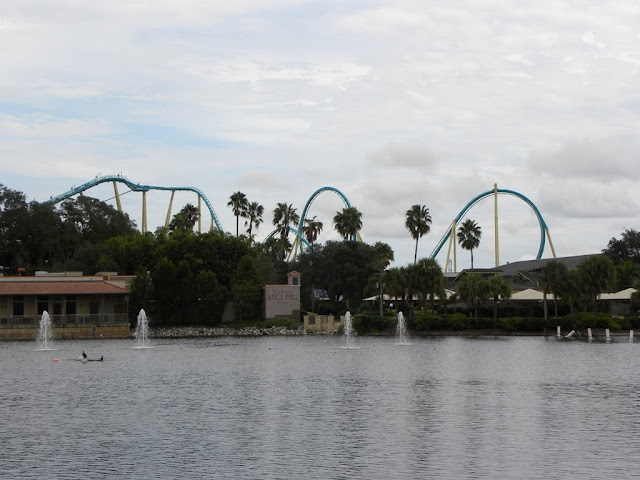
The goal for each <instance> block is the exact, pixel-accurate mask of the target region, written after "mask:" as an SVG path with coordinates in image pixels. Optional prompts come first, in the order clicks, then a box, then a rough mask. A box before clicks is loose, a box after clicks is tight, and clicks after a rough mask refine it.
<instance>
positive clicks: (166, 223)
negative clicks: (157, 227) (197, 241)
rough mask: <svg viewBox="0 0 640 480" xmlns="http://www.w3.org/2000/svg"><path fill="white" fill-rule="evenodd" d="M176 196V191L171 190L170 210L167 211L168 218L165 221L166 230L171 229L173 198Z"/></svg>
mask: <svg viewBox="0 0 640 480" xmlns="http://www.w3.org/2000/svg"><path fill="white" fill-rule="evenodd" d="M175 194H176V191H175V190H171V198H170V199H169V209H168V210H167V218H166V219H165V221H164V228H166V229H167V230H168V229H169V223H171V209H172V208H173V196H174V195H175Z"/></svg>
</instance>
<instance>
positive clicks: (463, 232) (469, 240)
mask: <svg viewBox="0 0 640 480" xmlns="http://www.w3.org/2000/svg"><path fill="white" fill-rule="evenodd" d="M480 237H482V230H481V228H480V226H479V225H478V224H477V223H476V222H474V221H473V220H471V219H470V218H467V219H466V220H465V221H464V222H463V223H462V225H460V228H458V243H459V244H460V246H461V247H462V248H464V249H465V250H469V251H470V252H471V268H472V269H473V249H474V248H478V245H480Z"/></svg>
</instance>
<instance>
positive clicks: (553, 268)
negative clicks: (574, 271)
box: [540, 260, 569, 321]
mask: <svg viewBox="0 0 640 480" xmlns="http://www.w3.org/2000/svg"><path fill="white" fill-rule="evenodd" d="M568 282H569V269H568V268H567V266H566V265H565V264H564V263H562V262H561V261H559V260H549V261H548V262H546V263H545V264H544V266H543V267H542V268H541V269H540V286H541V287H542V293H543V299H544V319H545V321H546V320H547V318H548V314H547V293H552V294H553V305H554V307H555V318H557V317H558V297H559V296H561V295H562V294H563V293H564V291H566V290H567V284H568Z"/></svg>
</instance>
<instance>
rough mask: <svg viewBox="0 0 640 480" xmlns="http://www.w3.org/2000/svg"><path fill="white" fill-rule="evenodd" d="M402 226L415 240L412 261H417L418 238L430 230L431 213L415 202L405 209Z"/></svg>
mask: <svg viewBox="0 0 640 480" xmlns="http://www.w3.org/2000/svg"><path fill="white" fill-rule="evenodd" d="M405 215H406V220H405V222H404V226H405V227H407V230H409V233H411V238H413V239H414V240H415V241H416V250H415V253H414V254H413V263H414V264H415V263H416V262H417V261H418V240H419V239H420V238H421V237H422V236H423V235H426V234H427V233H429V231H430V230H431V215H429V209H428V208H427V207H425V206H424V205H420V204H416V205H413V206H412V207H411V208H410V209H409V210H407V213H406V214H405Z"/></svg>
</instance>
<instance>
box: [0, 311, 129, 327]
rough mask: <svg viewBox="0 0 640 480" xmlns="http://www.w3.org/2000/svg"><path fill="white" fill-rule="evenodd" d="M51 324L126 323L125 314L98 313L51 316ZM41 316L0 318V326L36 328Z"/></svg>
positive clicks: (127, 319)
mask: <svg viewBox="0 0 640 480" xmlns="http://www.w3.org/2000/svg"><path fill="white" fill-rule="evenodd" d="M50 318H51V323H52V324H53V325H54V326H57V325H58V326H61V325H109V324H118V323H128V321H129V318H128V316H127V314H126V313H104V314H103V313H99V314H94V315H51V316H50ZM41 319H42V315H36V316H33V315H31V316H29V315H14V316H12V317H0V325H7V326H37V325H39V324H40V320H41Z"/></svg>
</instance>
